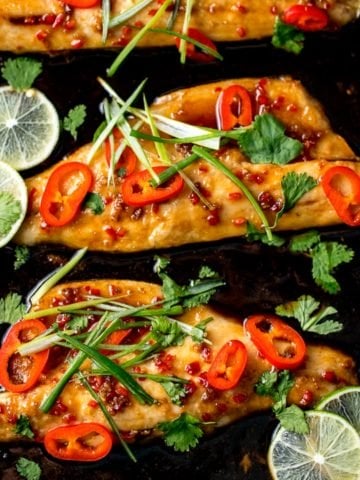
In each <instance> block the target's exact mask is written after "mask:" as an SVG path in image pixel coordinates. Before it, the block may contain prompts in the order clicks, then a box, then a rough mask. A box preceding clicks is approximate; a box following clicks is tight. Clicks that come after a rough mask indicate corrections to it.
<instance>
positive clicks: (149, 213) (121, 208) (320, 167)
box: [15, 77, 360, 252]
mask: <svg viewBox="0 0 360 480" xmlns="http://www.w3.org/2000/svg"><path fill="white" fill-rule="evenodd" d="M233 84H236V85H241V86H243V87H245V88H246V89H247V90H248V91H249V92H250V95H251V97H252V99H253V102H254V105H255V106H254V108H255V111H256V112H259V113H264V112H267V113H270V114H272V115H273V116H274V117H276V118H277V119H278V120H279V121H280V122H281V123H282V124H283V125H284V127H285V129H286V132H287V134H288V135H290V136H292V137H295V138H297V139H298V140H300V141H301V142H302V143H303V146H304V147H303V152H302V154H301V155H300V157H298V158H297V159H295V161H294V162H292V163H289V164H287V165H275V164H253V163H251V162H250V161H249V159H248V158H247V157H246V156H245V155H244V154H243V153H242V152H241V151H240V149H239V147H238V146H237V144H236V143H228V144H226V145H224V146H222V147H221V149H220V150H219V151H213V154H214V155H216V156H217V158H218V159H219V160H220V161H221V162H222V163H223V164H224V165H226V166H227V167H228V168H229V169H230V170H231V171H232V172H234V173H235V175H236V176H237V177H239V178H241V180H242V181H243V183H244V184H245V185H246V186H247V188H248V189H249V190H250V191H251V193H252V195H253V197H254V198H255V199H258V201H259V203H260V204H261V205H262V208H263V211H264V214H265V215H266V216H267V217H268V219H269V223H270V225H271V224H272V223H273V221H274V215H275V214H274V209H273V207H274V206H275V207H276V208H278V207H279V208H280V206H281V204H282V202H283V197H282V187H281V181H282V178H283V177H284V176H285V175H286V174H287V173H289V172H295V173H306V174H308V175H310V176H312V177H313V178H314V179H315V180H317V181H318V180H319V179H320V178H321V176H322V175H323V174H324V172H325V171H326V170H327V169H328V168H330V167H331V166H334V165H346V166H348V167H350V168H352V169H354V170H355V171H357V172H360V163H358V162H357V158H356V156H355V154H354V153H353V151H352V150H351V149H350V147H349V146H348V145H347V143H346V142H345V140H344V139H343V138H341V137H340V136H339V135H337V134H336V133H334V132H333V131H332V129H331V127H330V124H329V122H328V120H327V118H326V116H325V115H324V112H323V110H322V108H321V106H320V105H319V103H318V102H317V101H316V100H315V99H313V98H312V97H311V96H310V95H309V94H308V93H307V92H306V91H305V90H304V88H303V87H302V85H301V84H300V83H299V82H298V81H295V80H293V79H291V78H288V77H284V78H279V79H275V78H269V79H261V80H259V79H242V80H227V81H223V82H217V83H212V84H207V85H201V86H197V87H193V88H189V89H184V90H179V91H176V92H174V93H170V94H168V95H165V96H163V97H160V98H158V99H157V100H155V102H154V104H153V106H152V109H151V110H152V113H153V114H156V113H158V114H161V115H164V116H167V117H170V118H172V119H175V120H180V121H182V122H186V123H189V124H193V125H200V126H207V127H213V128H216V121H215V104H216V100H217V98H218V96H219V93H220V92H221V91H222V90H223V89H225V88H226V87H227V86H230V85H233ZM143 131H144V132H147V133H150V132H149V130H146V129H145V128H144V129H143ZM141 144H142V147H143V149H144V151H145V152H146V154H147V156H148V159H149V161H150V162H151V163H152V164H153V165H159V164H160V160H159V157H158V155H157V152H156V149H155V146H154V142H152V141H151V140H141ZM91 146H92V145H91V144H88V145H85V146H83V147H82V148H80V149H79V150H77V151H75V152H74V153H72V154H71V155H69V156H68V157H66V158H65V159H64V160H63V163H66V162H74V161H77V162H83V163H88V165H89V167H90V169H91V170H92V173H93V176H94V182H93V186H92V188H91V190H92V192H95V193H97V194H99V195H100V196H101V197H102V199H103V200H104V211H103V212H102V213H101V214H99V215H95V214H94V213H93V211H92V210H91V209H89V208H83V209H81V210H80V211H79V212H78V213H77V215H76V217H75V218H74V220H73V221H71V222H70V223H68V224H66V225H64V226H62V227H54V226H49V225H47V224H46V223H45V222H44V219H43V218H42V216H41V214H40V212H39V208H40V203H41V200H42V197H43V193H44V189H45V187H46V184H47V181H48V179H49V176H50V174H51V173H52V172H53V171H54V169H56V168H57V167H58V165H54V166H53V167H51V168H50V169H48V170H46V171H44V172H43V173H41V174H39V175H36V176H35V177H32V178H30V179H28V180H27V181H26V182H27V187H28V191H29V209H28V214H27V217H26V219H25V222H24V224H23V226H22V228H21V229H20V231H19V233H18V234H17V236H16V238H15V241H16V242H17V243H22V244H26V245H34V244H38V243H58V244H64V245H67V246H69V247H73V248H81V247H88V248H89V249H91V250H100V251H112V252H133V251H141V250H148V249H153V248H168V247H174V246H179V245H185V244H189V243H195V242H207V241H213V240H219V239H223V238H229V237H237V236H241V235H244V234H246V231H247V222H251V223H253V224H254V225H255V226H256V228H258V229H261V228H262V221H261V220H260V219H259V217H258V215H257V214H256V212H255V210H254V209H253V207H252V206H251V204H250V202H249V200H248V199H247V198H246V197H245V196H244V195H243V194H242V193H241V192H240V190H239V188H238V187H237V186H236V185H235V184H234V183H233V182H232V181H231V180H230V179H229V178H227V177H226V176H225V175H224V174H223V173H222V172H220V171H219V170H218V169H217V168H215V167H214V166H212V165H210V164H209V163H207V162H206V161H205V160H203V159H200V160H198V161H196V162H195V163H193V164H192V165H190V166H188V167H187V168H186V169H185V170H184V172H185V173H186V175H187V176H188V177H189V178H190V179H191V181H192V182H193V183H194V184H195V185H196V186H197V189H198V190H199V191H200V192H202V194H203V197H206V200H207V202H208V204H207V205H206V206H204V203H203V201H201V200H200V199H199V197H198V196H197V195H196V194H194V193H193V191H192V190H191V189H190V187H189V186H188V185H187V184H185V185H184V187H183V189H182V191H181V192H180V193H179V194H178V195H177V196H175V197H173V198H170V199H168V200H167V201H164V202H163V203H158V204H156V205H155V206H154V204H149V205H145V206H142V207H134V206H129V205H127V204H126V203H125V202H124V199H123V195H122V190H121V188H122V184H123V182H124V179H123V178H121V177H120V176H115V186H112V185H110V186H108V180H107V178H108V166H107V162H106V159H105V153H104V151H105V150H104V148H102V147H101V148H99V149H98V151H97V152H96V154H95V156H94V157H93V158H92V159H91V161H89V159H88V156H89V151H90V149H91ZM166 148H167V151H168V155H169V157H170V159H171V161H172V162H174V163H175V162H178V161H179V160H181V159H182V158H184V157H186V156H187V155H189V151H188V149H187V148H186V146H182V147H181V146H179V145H173V144H171V145H167V147H166ZM143 168H144V167H143V166H142V165H141V164H140V162H138V165H137V167H136V169H137V170H142V169H143ZM75 181H76V178H75V179H74V182H75ZM68 183H69V181H68ZM70 183H71V182H70ZM70 186H71V185H68V186H67V187H64V188H65V194H66V189H67V188H70ZM339 223H341V220H340V219H339V217H338V215H337V213H336V212H335V210H334V208H333V206H332V205H331V203H330V202H329V200H328V199H327V197H326V195H325V193H324V191H323V189H322V187H321V186H319V185H318V186H316V187H315V188H313V189H312V190H311V191H309V192H308V193H306V194H305V195H304V196H303V197H302V198H300V200H299V201H298V202H297V203H296V205H295V207H294V208H292V209H291V210H289V211H288V212H286V213H285V214H284V215H283V216H282V217H281V218H280V221H279V222H278V224H277V227H276V228H277V230H299V229H303V228H309V227H322V226H329V225H335V224H339Z"/></svg>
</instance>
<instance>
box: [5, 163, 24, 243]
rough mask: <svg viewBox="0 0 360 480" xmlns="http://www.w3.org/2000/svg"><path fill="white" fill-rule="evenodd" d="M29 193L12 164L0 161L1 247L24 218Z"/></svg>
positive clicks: (13, 233)
mask: <svg viewBox="0 0 360 480" xmlns="http://www.w3.org/2000/svg"><path fill="white" fill-rule="evenodd" d="M27 202H28V194H27V189H26V185H25V182H24V180H23V179H22V177H21V176H20V175H19V173H18V172H17V171H16V170H15V169H14V168H12V167H11V166H10V165H8V164H7V163H4V162H0V248H1V247H3V246H4V245H6V244H7V243H8V242H9V241H10V240H11V239H12V237H13V236H14V235H15V233H16V232H17V231H18V229H19V228H20V225H21V224H22V221H23V220H24V217H25V214H26V209H27Z"/></svg>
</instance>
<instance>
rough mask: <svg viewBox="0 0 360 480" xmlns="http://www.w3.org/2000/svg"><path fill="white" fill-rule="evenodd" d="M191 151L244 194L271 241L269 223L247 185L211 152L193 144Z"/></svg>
mask: <svg viewBox="0 0 360 480" xmlns="http://www.w3.org/2000/svg"><path fill="white" fill-rule="evenodd" d="M192 151H193V152H194V153H196V154H197V155H199V156H200V157H202V158H204V159H205V160H206V161H207V162H209V163H210V164H211V165H213V166H214V167H215V168H217V169H218V170H220V171H221V172H222V173H224V174H225V175H226V176H227V177H228V178H229V179H230V180H231V181H232V182H233V183H234V184H235V185H236V186H237V187H238V188H239V189H240V190H241V192H242V193H243V194H244V195H245V197H246V198H247V199H248V200H249V202H250V203H251V205H252V207H253V209H254V210H255V212H256V213H257V215H258V217H259V218H260V220H261V222H262V226H263V227H264V230H265V232H266V236H267V238H268V240H269V242H272V239H273V235H272V232H271V228H270V225H269V222H268V220H267V218H266V216H265V214H264V212H263V210H262V209H261V207H260V205H259V204H258V202H257V201H256V199H255V198H254V196H253V194H252V193H251V192H250V190H249V189H248V188H247V186H246V185H245V184H244V183H243V182H242V181H241V180H240V179H239V178H238V177H237V176H236V175H235V174H234V173H233V172H232V171H231V170H230V169H229V168H227V167H226V166H225V165H224V164H223V163H222V162H220V161H219V160H218V159H217V158H215V157H214V156H213V155H211V153H210V152H209V151H208V150H206V149H205V148H202V147H198V146H196V145H195V146H193V147H192Z"/></svg>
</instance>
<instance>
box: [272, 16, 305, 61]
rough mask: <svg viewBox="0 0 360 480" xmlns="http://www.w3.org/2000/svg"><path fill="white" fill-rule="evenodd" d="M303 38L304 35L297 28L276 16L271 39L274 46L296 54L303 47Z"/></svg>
mask: <svg viewBox="0 0 360 480" xmlns="http://www.w3.org/2000/svg"><path fill="white" fill-rule="evenodd" d="M304 40H305V35H304V34H303V33H302V32H300V31H299V30H298V29H297V28H295V27H293V26H292V25H288V24H286V23H284V22H282V21H281V20H280V18H279V17H277V18H276V20H275V25H274V33H273V36H272V40H271V43H272V44H273V45H274V47H276V48H282V49H283V50H286V51H288V52H291V53H295V54H296V55H297V54H299V53H300V52H301V50H302V49H303V47H304Z"/></svg>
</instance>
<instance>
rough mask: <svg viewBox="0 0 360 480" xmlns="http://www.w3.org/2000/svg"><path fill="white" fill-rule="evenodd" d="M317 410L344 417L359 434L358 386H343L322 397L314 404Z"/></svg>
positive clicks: (359, 390) (359, 401) (359, 395)
mask: <svg viewBox="0 0 360 480" xmlns="http://www.w3.org/2000/svg"><path fill="white" fill-rule="evenodd" d="M316 409H317V410H326V411H328V412H333V413H336V414H337V415H340V416H341V417H344V418H345V420H347V421H348V422H349V423H351V425H352V426H353V427H354V428H355V430H356V431H357V432H358V434H359V435H360V387H356V386H353V387H345V388H341V389H339V390H336V391H335V392H332V393H330V394H329V395H327V396H326V397H324V398H323V399H322V400H321V402H320V403H319V404H318V405H316Z"/></svg>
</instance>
